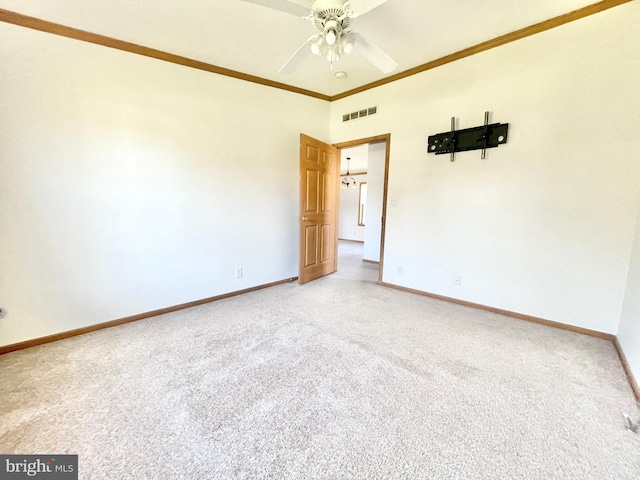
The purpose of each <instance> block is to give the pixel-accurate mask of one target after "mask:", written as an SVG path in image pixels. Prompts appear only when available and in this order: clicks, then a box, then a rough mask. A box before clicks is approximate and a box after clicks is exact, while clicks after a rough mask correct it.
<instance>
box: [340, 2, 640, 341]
mask: <svg viewBox="0 0 640 480" xmlns="http://www.w3.org/2000/svg"><path fill="white" fill-rule="evenodd" d="M639 24H640V5H639V4H638V3H637V2H632V3H629V4H626V5H623V6H620V7H616V8H613V9H611V10H608V11H606V12H603V13H600V14H597V15H594V16H592V17H588V18H585V19H582V20H579V21H576V22H573V23H570V24H568V25H564V26H562V27H559V28H556V29H553V30H550V31H547V32H544V33H542V34H539V35H535V36H532V37H528V38H526V39H523V40H520V41H517V42H514V43H511V44H508V45H506V46H503V47H500V48H496V49H493V50H490V51H487V52H484V53H482V54H479V55H475V56H473V57H470V58H466V59H463V60H460V61H457V62H455V63H452V64H449V65H446V66H443V67H440V68H437V69H434V70H431V71H428V72H425V73H422V74H419V75H415V76H412V77H409V78H406V79H404V80H401V81H397V82H394V83H392V84H389V85H385V86H382V87H378V88H376V89H373V90H369V91H366V92H363V93H360V94H358V95H354V96H351V97H347V98H345V99H343V100H340V101H336V102H333V103H332V105H331V140H332V141H333V142H343V141H348V140H351V139H356V138H363V137H368V136H372V135H378V134H382V133H387V132H390V133H391V158H390V178H389V190H388V199H389V200H390V201H391V200H395V201H396V202H397V207H396V208H388V209H387V225H386V226H387V230H386V232H387V234H386V244H385V258H384V267H385V268H384V281H386V282H389V283H393V284H397V285H402V286H406V287H410V288H414V289H418V290H422V291H427V292H432V293H436V294H440V295H445V296H449V297H454V298H458V299H462V300H466V301H470V302H476V303H480V304H484V305H488V306H492V307H497V308H502V309H506V310H511V311H514V312H520V313H523V314H528V315H533V316H536V317H542V318H546V319H550V320H555V321H558V322H563V323H567V324H570V325H576V326H580V327H584V328H588V329H594V330H598V331H602V332H607V333H616V332H617V330H618V322H619V319H620V313H621V310H622V303H623V297H624V292H625V285H626V279H627V270H628V266H629V258H630V254H631V248H632V244H633V240H634V231H635V226H636V218H637V212H638V207H639V204H640V162H638V152H639V151H640V136H639V135H638V132H639V131H640V114H639V113H638V112H639V110H638V108H637V105H640V89H639V88H638V85H640V68H639V67H638V66H639V65H640V49H637V48H633V47H632V46H633V45H640V29H638V28H637V27H638V25H639ZM366 105H378V106H379V114H378V115H377V116H375V117H371V118H369V119H363V120H362V121H358V122H353V123H350V122H348V123H342V122H341V117H340V114H341V112H345V111H353V110H357V109H358V108H360V107H362V106H366ZM485 110H489V111H491V112H492V115H491V121H492V122H503V123H507V122H508V123H509V124H510V130H509V142H508V144H506V145H503V146H501V147H499V148H497V149H491V150H489V151H488V153H487V159H486V160H481V159H480V152H479V151H475V152H465V153H460V154H458V155H457V157H456V161H455V163H450V162H449V158H448V157H447V156H435V155H432V154H427V152H426V149H425V147H426V143H427V137H428V136H429V135H431V134H435V133H438V132H443V131H447V130H448V129H449V126H450V117H451V116H456V117H457V119H458V124H457V126H458V128H468V127H473V126H476V125H481V124H482V122H483V114H484V112H485ZM398 267H402V272H403V274H400V273H398ZM456 275H460V276H461V278H462V285H461V286H455V285H454V283H453V279H454V277H455V276H456Z"/></svg>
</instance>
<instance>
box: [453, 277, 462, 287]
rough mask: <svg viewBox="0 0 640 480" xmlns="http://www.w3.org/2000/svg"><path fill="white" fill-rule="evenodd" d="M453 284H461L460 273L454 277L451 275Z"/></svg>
mask: <svg viewBox="0 0 640 480" xmlns="http://www.w3.org/2000/svg"><path fill="white" fill-rule="evenodd" d="M453 284H454V285H455V286H457V287H459V286H460V285H462V275H456V276H455V277H453Z"/></svg>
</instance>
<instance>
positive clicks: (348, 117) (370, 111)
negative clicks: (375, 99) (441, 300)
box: [342, 105, 378, 122]
mask: <svg viewBox="0 0 640 480" xmlns="http://www.w3.org/2000/svg"><path fill="white" fill-rule="evenodd" d="M377 113H378V106H377V105H375V106H373V107H369V108H363V109H362V110H358V111H357V112H351V113H345V114H344V115H342V121H343V122H351V121H352V120H358V119H359V118H364V117H370V116H371V115H376V114H377Z"/></svg>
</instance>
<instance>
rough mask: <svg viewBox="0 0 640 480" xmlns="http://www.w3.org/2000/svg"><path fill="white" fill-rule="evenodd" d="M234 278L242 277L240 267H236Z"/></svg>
mask: <svg viewBox="0 0 640 480" xmlns="http://www.w3.org/2000/svg"><path fill="white" fill-rule="evenodd" d="M236 278H242V267H238V268H236Z"/></svg>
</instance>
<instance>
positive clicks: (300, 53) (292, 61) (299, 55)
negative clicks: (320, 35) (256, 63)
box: [278, 35, 317, 75]
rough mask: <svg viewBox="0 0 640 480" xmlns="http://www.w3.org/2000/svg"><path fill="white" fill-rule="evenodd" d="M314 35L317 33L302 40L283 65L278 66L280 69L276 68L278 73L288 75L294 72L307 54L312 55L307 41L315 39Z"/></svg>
mask: <svg viewBox="0 0 640 480" xmlns="http://www.w3.org/2000/svg"><path fill="white" fill-rule="evenodd" d="M316 37H317V35H312V36H310V37H309V38H307V39H306V40H305V41H304V43H303V44H302V45H300V46H299V47H298V49H297V50H296V51H295V52H294V53H293V55H291V56H290V57H289V59H288V60H287V61H286V62H284V65H282V66H281V67H280V70H278V73H281V74H282V75H290V74H292V73H293V72H295V71H296V70H297V69H298V67H299V66H300V64H301V63H302V61H303V60H304V58H305V57H306V56H307V55H312V53H311V50H310V49H309V42H310V41H311V40H313V39H315V38H316Z"/></svg>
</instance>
